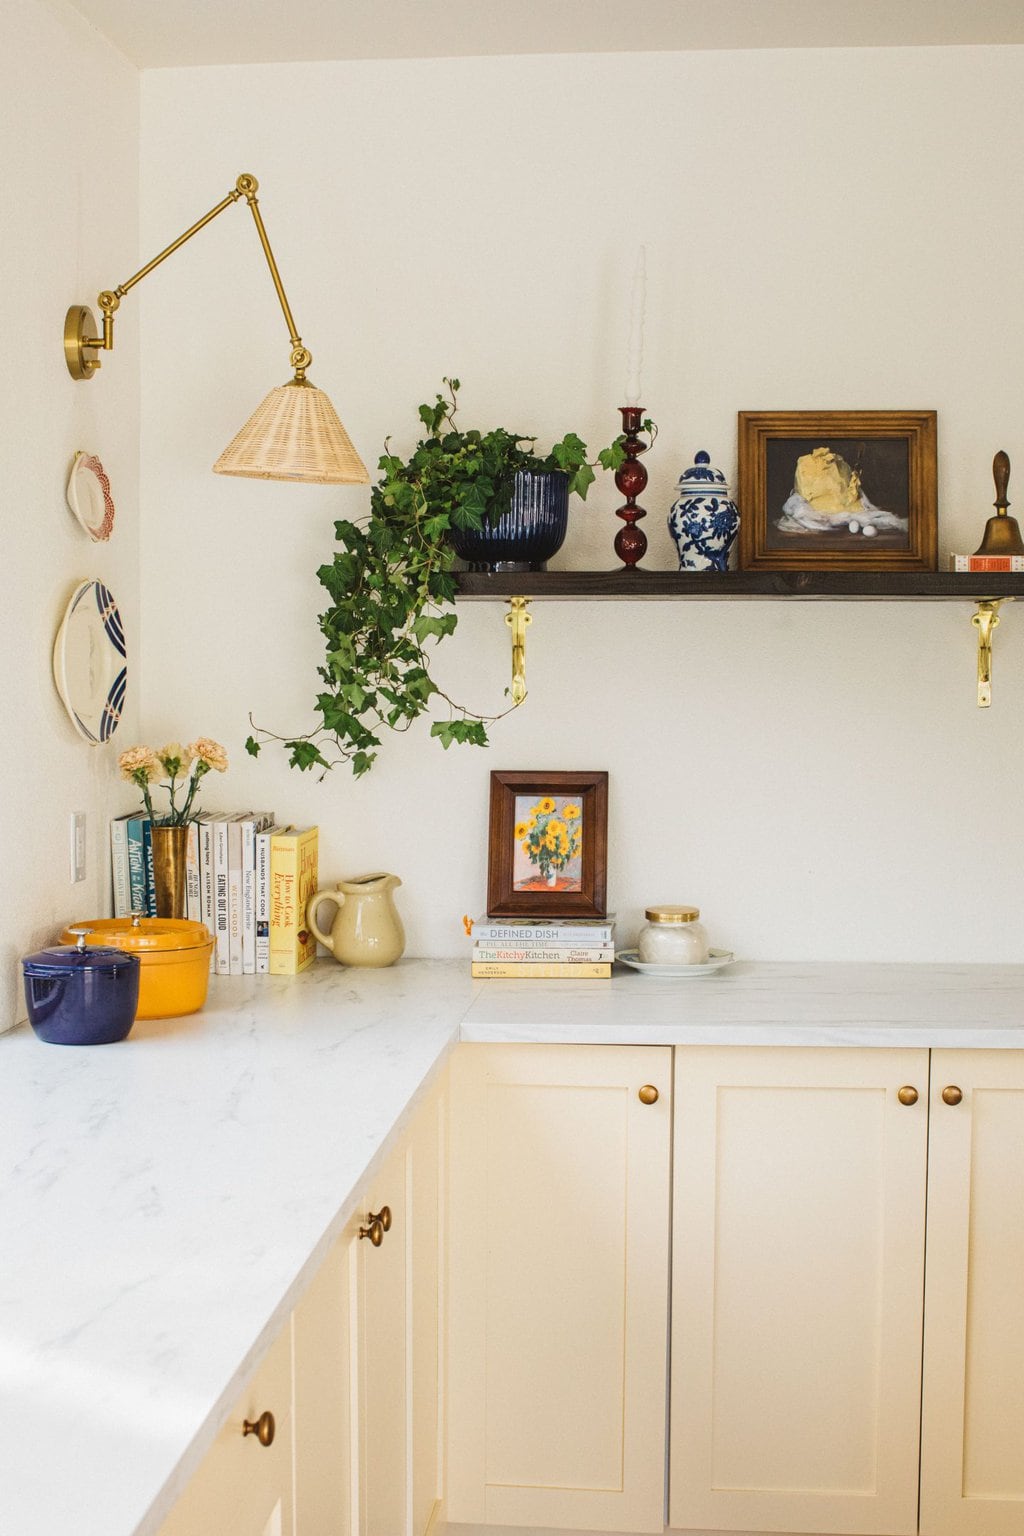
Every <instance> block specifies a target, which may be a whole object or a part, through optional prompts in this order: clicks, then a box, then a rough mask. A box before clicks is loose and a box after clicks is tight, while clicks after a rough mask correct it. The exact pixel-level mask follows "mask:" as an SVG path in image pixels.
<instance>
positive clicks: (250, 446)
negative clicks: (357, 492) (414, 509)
mask: <svg viewBox="0 0 1024 1536" xmlns="http://www.w3.org/2000/svg"><path fill="white" fill-rule="evenodd" d="M213 468H214V472H215V473H216V474H218V475H246V476H248V477H249V478H251V479H254V480H306V481H310V482H312V483H313V484H318V485H368V484H369V481H370V476H369V474H368V473H367V469H366V465H365V464H364V463H363V461H362V459H361V458H360V457H359V455H358V453H356V451H355V449H354V448H353V446H352V443H351V440H350V439H349V435H348V433H347V432H346V431H345V428H344V427H343V426H342V424H341V422H340V421H339V420H338V414H337V412H336V411H335V409H334V406H333V405H332V404H331V402H330V400H329V399H328V398H327V396H326V395H325V394H324V392H323V390H322V389H317V387H316V386H315V385H314V384H310V383H309V381H308V380H307V379H291V380H290V381H289V382H288V383H287V384H280V385H279V386H278V387H277V389H272V390H271V391H270V394H269V395H268V396H267V398H266V399H265V400H264V401H263V403H262V404H261V405H259V406H258V407H257V408H256V410H255V411H254V412H253V414H252V415H251V416H250V417H249V420H248V421H247V422H246V424H245V426H244V427H243V428H242V430H241V431H240V432H239V433H238V434H237V436H236V437H235V438H233V440H232V441H231V442H230V443H229V444H228V446H227V447H226V448H225V450H224V452H223V453H222V454H221V456H220V458H219V459H218V460H217V462H216V464H215V465H214V466H213Z"/></svg>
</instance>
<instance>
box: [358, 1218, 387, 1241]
mask: <svg viewBox="0 0 1024 1536" xmlns="http://www.w3.org/2000/svg"><path fill="white" fill-rule="evenodd" d="M359 1236H360V1237H368V1238H369V1239H370V1242H371V1243H372V1244H373V1246H374V1247H375V1248H379V1247H380V1245H381V1243H382V1242H383V1241H384V1223H383V1222H382V1221H381V1219H380V1217H379V1216H374V1217H373V1218H372V1219H371V1221H370V1225H369V1226H368V1227H360V1228H359Z"/></svg>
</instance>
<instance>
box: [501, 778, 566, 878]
mask: <svg viewBox="0 0 1024 1536" xmlns="http://www.w3.org/2000/svg"><path fill="white" fill-rule="evenodd" d="M515 817H516V820H515V829H514V831H515V843H516V846H515V855H514V859H513V865H512V888H513V890H515V891H579V890H581V889H582V874H583V870H582V859H581V849H582V845H583V807H582V805H581V803H580V797H579V796H576V797H575V798H573V797H572V796H569V795H540V796H533V795H516V797H515Z"/></svg>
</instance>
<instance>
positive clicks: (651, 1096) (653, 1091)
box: [637, 1083, 658, 1104]
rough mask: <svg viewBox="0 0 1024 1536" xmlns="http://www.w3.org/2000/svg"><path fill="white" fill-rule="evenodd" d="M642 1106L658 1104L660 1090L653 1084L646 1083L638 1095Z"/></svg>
mask: <svg viewBox="0 0 1024 1536" xmlns="http://www.w3.org/2000/svg"><path fill="white" fill-rule="evenodd" d="M637 1098H638V1099H639V1100H640V1103H641V1104H657V1102H658V1090H657V1088H655V1086H654V1084H653V1083H645V1084H644V1086H643V1087H642V1088H641V1089H640V1092H639V1093H638V1094H637Z"/></svg>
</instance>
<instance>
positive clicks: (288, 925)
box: [110, 811, 319, 976]
mask: <svg viewBox="0 0 1024 1536" xmlns="http://www.w3.org/2000/svg"><path fill="white" fill-rule="evenodd" d="M318 842H319V837H318V831H317V828H316V827H284V826H278V825H276V824H275V819H274V816H273V814H272V812H269V811H234V812H231V811H216V812H205V813H201V814H200V815H199V816H198V817H197V818H196V819H195V821H192V822H190V823H189V827H188V844H187V853H186V864H185V915H186V917H188V918H191V919H192V920H193V921H195V922H199V923H205V924H206V926H207V928H209V930H210V932H211V933H212V934H213V936H214V938H215V940H216V943H215V944H214V948H213V954H212V956H211V957H210V970H211V972H212V973H213V974H214V975H216V976H253V975H258V974H260V973H261V972H266V973H268V974H270V975H272V976H295V975H297V974H298V973H299V972H300V971H304V970H305V969H306V967H307V966H308V965H311V964H312V962H313V960H315V958H316V939H315V938H314V937H313V935H312V934H311V933H310V932H309V929H308V928H307V926H306V903H307V902H308V900H309V898H310V896H312V895H313V893H314V892H315V891H316V889H317V884H318V878H317V877H318ZM110 851H111V868H112V873H113V897H114V916H115V917H127V916H129V915H130V914H131V913H132V912H142V913H145V914H146V915H147V916H150V917H155V916H156V897H155V892H154V886H153V856H152V848H151V837H150V824H149V819H148V817H145V816H122V817H119V818H118V820H116V821H112V822H111V824H110Z"/></svg>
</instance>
